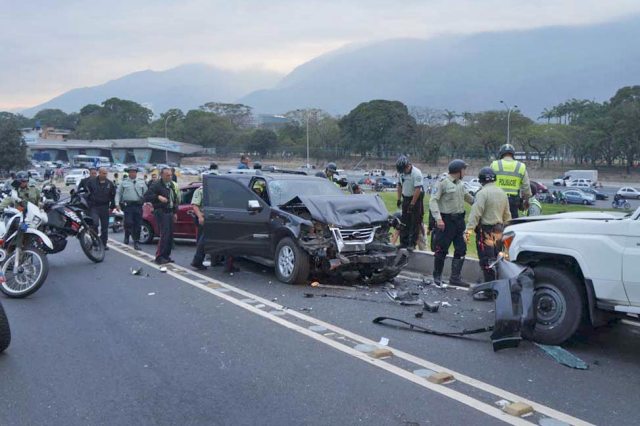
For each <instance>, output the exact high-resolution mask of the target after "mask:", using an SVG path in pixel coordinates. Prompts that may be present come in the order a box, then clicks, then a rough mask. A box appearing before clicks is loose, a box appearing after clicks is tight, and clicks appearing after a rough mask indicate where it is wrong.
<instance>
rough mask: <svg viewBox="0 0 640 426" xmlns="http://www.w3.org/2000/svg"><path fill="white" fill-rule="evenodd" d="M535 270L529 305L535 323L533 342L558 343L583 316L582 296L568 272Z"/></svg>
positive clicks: (569, 333)
mask: <svg viewBox="0 0 640 426" xmlns="http://www.w3.org/2000/svg"><path fill="white" fill-rule="evenodd" d="M534 272H535V293H534V296H533V307H534V309H535V313H536V325H535V329H534V331H533V335H532V336H525V337H528V338H529V337H530V338H531V339H532V340H533V341H535V342H538V343H543V344H546V345H559V344H561V343H562V342H564V341H566V340H568V339H569V338H570V337H571V336H573V334H574V333H575V332H576V331H577V330H578V327H579V326H580V324H581V322H582V319H583V316H584V312H585V310H584V305H585V301H584V297H583V295H582V292H581V291H580V288H579V283H578V280H577V279H576V278H575V277H574V276H573V275H572V274H571V273H569V272H568V271H566V270H563V269H557V268H553V267H550V266H538V267H536V268H534Z"/></svg>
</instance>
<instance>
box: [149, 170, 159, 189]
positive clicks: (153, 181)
mask: <svg viewBox="0 0 640 426" xmlns="http://www.w3.org/2000/svg"><path fill="white" fill-rule="evenodd" d="M157 181H158V174H157V173H151V179H150V180H149V181H148V182H147V187H150V186H151V185H153V184H154V183H156V182H157Z"/></svg>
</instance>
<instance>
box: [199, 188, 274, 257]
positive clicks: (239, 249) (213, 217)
mask: <svg viewBox="0 0 640 426" xmlns="http://www.w3.org/2000/svg"><path fill="white" fill-rule="evenodd" d="M250 201H251V202H252V203H254V204H255V203H259V206H260V208H259V210H249V208H248V206H249V202H250ZM204 215H205V220H204V233H205V251H206V252H208V253H222V254H229V255H236V256H238V255H246V256H261V257H270V255H271V253H270V250H269V247H270V233H269V221H270V209H269V205H268V204H267V203H265V202H264V200H262V199H260V197H258V196H257V195H256V194H255V193H254V192H252V191H250V190H249V188H248V187H247V186H246V184H242V183H240V182H239V181H238V180H237V179H235V178H229V177H224V176H207V177H206V178H205V182H204Z"/></svg>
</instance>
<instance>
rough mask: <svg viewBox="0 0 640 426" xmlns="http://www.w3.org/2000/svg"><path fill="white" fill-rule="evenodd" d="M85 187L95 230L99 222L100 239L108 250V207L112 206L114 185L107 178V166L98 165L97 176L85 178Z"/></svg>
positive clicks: (114, 191) (114, 194)
mask: <svg viewBox="0 0 640 426" xmlns="http://www.w3.org/2000/svg"><path fill="white" fill-rule="evenodd" d="M86 188H87V190H88V192H89V195H88V197H87V201H88V202H89V212H90V214H91V218H92V219H93V224H94V228H95V230H96V232H98V224H100V239H101V240H102V243H103V244H104V249H105V250H109V247H107V241H108V240H109V209H110V208H113V207H114V201H115V196H116V187H115V185H114V184H113V182H111V181H110V180H109V179H107V168H106V167H100V168H99V169H98V176H97V177H95V178H92V179H89V180H87V183H86Z"/></svg>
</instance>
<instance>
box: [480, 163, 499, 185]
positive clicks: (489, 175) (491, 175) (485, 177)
mask: <svg viewBox="0 0 640 426" xmlns="http://www.w3.org/2000/svg"><path fill="white" fill-rule="evenodd" d="M478 180H479V181H480V184H481V185H485V184H487V183H489V182H495V181H496V172H494V171H493V169H492V168H491V167H483V168H482V169H480V173H478Z"/></svg>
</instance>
